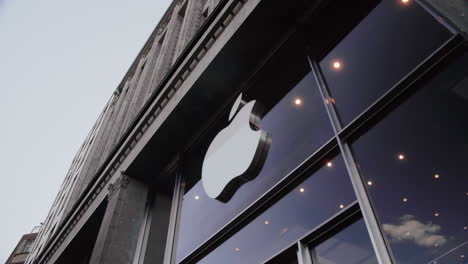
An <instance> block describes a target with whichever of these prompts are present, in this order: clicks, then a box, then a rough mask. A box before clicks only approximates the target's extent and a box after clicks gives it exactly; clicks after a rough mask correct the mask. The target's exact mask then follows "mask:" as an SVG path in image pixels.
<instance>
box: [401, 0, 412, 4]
mask: <svg viewBox="0 0 468 264" xmlns="http://www.w3.org/2000/svg"><path fill="white" fill-rule="evenodd" d="M409 1H410V0H401V2H402V3H403V4H404V5H407V4H409Z"/></svg>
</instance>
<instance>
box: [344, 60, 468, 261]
mask: <svg viewBox="0 0 468 264" xmlns="http://www.w3.org/2000/svg"><path fill="white" fill-rule="evenodd" d="M467 73H468V56H465V57H464V58H461V59H459V60H458V61H457V62H455V63H454V64H452V65H451V66H450V67H449V68H448V69H445V70H444V71H443V72H441V73H439V74H438V75H437V76H436V77H434V78H433V79H432V80H430V81H429V82H428V83H427V84H426V85H425V87H422V88H421V89H420V90H419V91H418V92H417V93H416V94H414V95H413V96H412V97H410V98H409V99H408V100H407V101H406V102H405V103H403V104H402V105H401V106H399V107H398V108H396V110H394V111H393V112H391V113H390V114H388V116H387V117H385V119H383V120H382V121H381V122H380V123H378V124H377V125H376V126H375V127H373V128H372V129H371V130H370V131H369V132H367V133H366V134H364V135H363V136H362V137H361V138H359V139H358V140H357V141H356V142H354V143H353V144H352V148H353V150H354V153H355V156H356V159H357V162H358V163H359V166H360V169H361V173H362V176H363V178H364V180H365V182H367V183H368V185H367V187H368V191H369V193H370V195H371V198H372V200H373V201H374V205H375V207H376V209H377V213H378V215H379V217H380V220H381V224H382V228H383V231H384V232H385V234H386V236H387V238H388V241H389V242H390V244H391V248H392V249H393V253H394V255H395V257H396V259H397V261H398V263H408V264H409V263H429V262H430V261H433V260H437V259H439V258H440V259H441V262H440V263H466V260H465V261H464V262H463V261H461V256H462V255H464V256H465V257H466V256H468V252H467V249H468V247H467V246H466V243H467V240H468V230H467V225H468V162H467V161H468V77H467ZM369 183H370V185H369ZM464 243H465V244H464ZM464 245H465V246H464ZM453 254H457V255H456V256H454V255H453ZM452 258H454V259H456V261H454V262H451V261H448V260H449V259H452ZM444 259H445V260H447V261H445V262H442V260H444ZM460 261H461V262H460ZM437 263H439V262H437Z"/></svg>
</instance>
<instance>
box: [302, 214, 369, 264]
mask: <svg viewBox="0 0 468 264" xmlns="http://www.w3.org/2000/svg"><path fill="white" fill-rule="evenodd" d="M311 255H312V256H313V258H314V260H315V261H314V264H342V263H346V264H378V261H377V258H376V257H375V253H374V249H373V247H372V243H371V241H370V239H369V235H368V232H367V228H366V225H365V223H364V220H362V219H360V220H358V221H357V222H355V223H354V224H352V225H350V226H348V227H347V228H346V229H344V230H343V231H341V232H339V233H338V234H336V235H334V236H333V237H331V238H329V239H328V240H326V241H325V242H323V243H321V244H320V245H318V246H317V247H315V248H313V249H312V250H311Z"/></svg>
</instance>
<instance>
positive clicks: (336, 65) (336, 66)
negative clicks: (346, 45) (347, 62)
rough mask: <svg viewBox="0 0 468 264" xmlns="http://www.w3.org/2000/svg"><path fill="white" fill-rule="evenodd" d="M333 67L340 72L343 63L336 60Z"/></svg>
mask: <svg viewBox="0 0 468 264" xmlns="http://www.w3.org/2000/svg"><path fill="white" fill-rule="evenodd" d="M332 66H333V69H335V70H337V71H338V70H341V68H342V67H343V64H342V63H341V61H339V60H335V61H333V63H332Z"/></svg>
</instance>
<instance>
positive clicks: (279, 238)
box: [199, 156, 355, 264]
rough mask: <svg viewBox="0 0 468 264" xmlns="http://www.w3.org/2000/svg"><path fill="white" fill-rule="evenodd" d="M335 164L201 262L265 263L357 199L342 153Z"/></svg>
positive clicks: (295, 189)
mask: <svg viewBox="0 0 468 264" xmlns="http://www.w3.org/2000/svg"><path fill="white" fill-rule="evenodd" d="M333 165H334V166H333V167H332V168H329V167H327V166H323V167H322V168H321V169H320V170H318V171H316V172H315V173H313V174H312V175H311V176H310V177H309V178H308V179H307V180H305V181H304V182H303V183H301V184H300V185H299V186H297V187H296V188H294V189H293V190H292V191H291V192H290V193H289V194H287V195H286V196H285V197H283V198H282V199H281V200H279V201H278V202H277V203H276V204H275V205H273V206H272V207H271V208H269V209H268V210H267V211H265V212H264V213H263V214H261V215H260V216H258V217H257V218H256V219H255V220H253V221H252V222H251V223H250V224H248V225H247V226H246V227H245V228H244V229H242V230H241V231H239V232H238V233H237V234H235V235H234V236H233V237H231V238H230V239H228V240H227V241H226V242H225V243H224V244H222V245H221V246H219V247H218V248H216V249H215V250H214V251H213V252H212V253H210V254H209V255H208V256H206V257H205V258H204V259H203V260H201V261H200V262H199V263H204V264H208V263H209V264H212V263H213V264H215V263H216V264H218V263H223V264H231V263H232V264H234V263H236V264H237V263H261V262H262V261H264V260H266V259H268V258H269V257H271V256H273V255H275V254H277V253H278V252H279V251H280V250H281V249H283V248H285V247H287V246H289V245H290V244H291V243H294V242H295V241H296V240H297V239H299V238H301V237H302V236H304V235H305V234H307V233H308V232H309V231H311V229H313V228H314V227H316V226H317V225H319V224H321V223H323V222H324V221H325V220H327V219H328V218H330V217H332V216H333V215H334V214H336V213H337V212H339V211H340V210H342V209H341V207H340V205H343V206H345V205H346V206H347V205H349V204H351V203H352V202H354V200H355V195H354V192H353V189H352V187H351V183H350V182H349V178H348V176H347V173H346V168H345V166H344V162H343V161H342V158H341V156H339V157H337V158H335V159H334V160H333ZM267 222H268V224H266V223H267Z"/></svg>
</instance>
